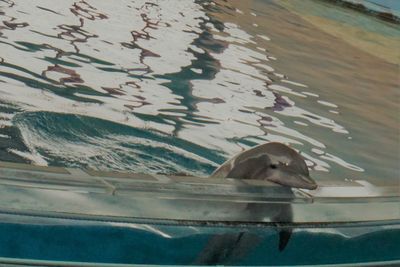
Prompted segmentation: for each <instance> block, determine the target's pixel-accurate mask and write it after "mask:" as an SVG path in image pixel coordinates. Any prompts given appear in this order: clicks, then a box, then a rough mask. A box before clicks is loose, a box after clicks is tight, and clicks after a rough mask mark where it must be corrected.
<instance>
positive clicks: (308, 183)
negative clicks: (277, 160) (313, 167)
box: [296, 174, 318, 190]
mask: <svg viewBox="0 0 400 267" xmlns="http://www.w3.org/2000/svg"><path fill="white" fill-rule="evenodd" d="M296 176H297V178H298V179H299V180H301V181H300V183H301V186H299V188H303V189H310V190H314V189H317V187H318V185H317V183H316V182H315V181H314V180H313V179H312V178H311V177H310V176H306V175H302V174H298V175H296Z"/></svg>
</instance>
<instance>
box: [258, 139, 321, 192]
mask: <svg viewBox="0 0 400 267" xmlns="http://www.w3.org/2000/svg"><path fill="white" fill-rule="evenodd" d="M255 149H257V150H255V151H254V152H255V154H258V155H259V156H260V158H259V159H261V158H262V162H260V161H258V162H259V164H260V163H261V164H262V165H263V166H262V168H258V169H257V170H256V169H254V173H253V175H251V178H252V179H259V180H267V181H271V182H274V183H277V184H280V185H283V186H288V187H293V188H303V189H316V188H317V184H316V182H315V181H314V180H313V179H312V178H311V177H310V174H309V172H308V168H307V165H306V163H305V161H304V159H303V157H302V156H301V155H300V154H299V153H297V152H296V151H295V150H293V149H292V148H290V147H288V146H286V145H284V144H281V143H268V144H265V145H261V146H259V147H257V148H255Z"/></svg>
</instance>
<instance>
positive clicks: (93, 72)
mask: <svg viewBox="0 0 400 267" xmlns="http://www.w3.org/2000/svg"><path fill="white" fill-rule="evenodd" d="M285 2H286V3H285ZM55 3H56V4H55ZM296 3H300V2H299V1H296ZM307 5H308V6H307ZM326 5H329V4H327V3H320V2H318V1H301V4H293V1H292V2H291V3H290V1H289V2H288V1H279V2H274V1H246V2H244V1H226V2H225V1H179V0H171V1H123V0H120V1H94V0H91V1H89V0H88V1H56V2H54V1H49V0H38V1H17V0H14V1H11V0H6V1H0V160H3V161H14V162H27V163H31V164H37V165H54V166H68V167H83V168H92V169H99V170H123V171H133V172H145V173H177V172H184V173H187V174H193V175H202V176H206V175H209V174H210V173H211V172H212V171H213V170H214V169H215V168H216V167H217V166H218V165H219V164H221V163H222V162H224V160H226V159H227V158H229V157H231V156H232V155H234V154H235V153H238V152H240V151H242V150H243V149H246V148H249V147H251V146H254V145H257V144H261V143H264V142H268V141H279V142H284V143H287V144H290V145H291V146H292V147H294V148H295V149H297V150H299V151H301V153H302V155H303V156H304V157H305V158H306V159H307V164H308V165H309V168H310V169H311V171H312V176H313V177H314V178H315V179H316V180H320V179H338V180H344V179H367V180H370V181H374V182H377V181H385V182H388V181H397V179H398V177H399V173H398V171H399V170H398V163H399V139H398V136H399V135H398V134H399V131H398V123H399V119H398V118H399V117H398V115H399V104H398V103H399V102H398V96H399V95H398V76H397V75H398V69H397V65H396V64H397V63H396V56H398V54H397V55H396V49H394V50H393V49H387V47H388V45H389V47H391V46H390V45H394V47H395V44H397V42H398V41H399V36H400V35H399V32H400V31H399V28H398V26H397V25H392V24H389V23H385V22H383V21H379V20H377V19H376V18H374V17H369V16H367V15H365V14H360V13H358V12H355V11H352V10H347V9H343V8H341V7H335V6H334V5H329V9H328V10H329V12H333V13H332V14H334V16H333V15H332V14H331V13H329V12H328V13H326V10H327V9H326ZM311 6H312V7H313V8H314V9H312V10H311V9H310V8H309V7H311ZM304 10H311V11H307V12H305V11H304ZM337 14H341V15H340V16H342V17H341V18H343V19H342V20H338V19H337V18H338V16H337ZM349 18H351V20H350V19H349ZM346 19H347V20H346ZM360 21H368V22H369V23H368V25H373V26H371V27H361V26H360V25H364V24H363V23H359V22H360ZM354 31H356V32H357V33H359V38H357V37H356V38H355V37H354V34H353V33H354ZM371 47H372V48H371ZM381 47H383V48H385V47H386V49H381ZM380 51H382V53H380ZM397 60H398V57H397Z"/></svg>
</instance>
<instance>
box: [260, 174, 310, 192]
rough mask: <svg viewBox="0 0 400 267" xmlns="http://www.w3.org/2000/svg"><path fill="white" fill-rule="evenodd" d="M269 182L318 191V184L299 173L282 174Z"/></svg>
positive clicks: (270, 178) (271, 178)
mask: <svg viewBox="0 0 400 267" xmlns="http://www.w3.org/2000/svg"><path fill="white" fill-rule="evenodd" d="M267 180H269V181H271V182H274V183H277V184H280V185H283V186H288V187H292V188H301V189H309V190H314V189H317V187H318V185H317V183H316V182H315V181H314V180H313V179H312V178H311V177H310V176H308V175H304V174H299V173H280V175H279V176H272V177H269V178H267Z"/></svg>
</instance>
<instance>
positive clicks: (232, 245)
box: [196, 142, 318, 264]
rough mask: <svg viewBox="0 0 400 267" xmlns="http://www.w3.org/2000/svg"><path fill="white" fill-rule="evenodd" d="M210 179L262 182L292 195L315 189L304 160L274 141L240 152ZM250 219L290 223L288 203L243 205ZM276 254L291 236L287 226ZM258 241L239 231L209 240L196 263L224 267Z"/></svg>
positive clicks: (291, 216) (290, 207) (282, 229)
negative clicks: (222, 265) (296, 189)
mask: <svg viewBox="0 0 400 267" xmlns="http://www.w3.org/2000/svg"><path fill="white" fill-rule="evenodd" d="M210 177H212V178H235V179H255V180H265V181H270V182H273V183H276V184H279V185H281V186H283V187H284V188H283V189H284V190H286V192H287V193H288V194H289V196H293V197H294V195H293V192H292V190H291V188H303V189H310V190H313V189H316V188H317V187H318V186H317V183H316V182H315V181H314V180H313V179H312V178H311V177H310V174H309V171H308V167H307V164H306V163H305V161H304V159H303V157H302V156H301V155H300V154H299V153H297V152H296V151H295V150H294V149H292V148H290V147H289V146H287V145H284V144H282V143H277V142H270V143H266V144H262V145H258V146H255V147H253V148H251V149H249V150H246V151H243V152H241V153H239V154H237V155H236V156H234V157H233V158H231V159H229V160H227V161H226V162H225V163H223V164H222V165H221V166H220V167H219V168H217V169H216V170H215V171H214V172H213V173H212V174H211V176H210ZM246 211H247V214H249V216H250V218H249V219H250V220H254V221H257V222H259V221H263V219H264V218H265V217H269V218H270V219H271V222H274V223H276V224H277V225H279V224H282V223H290V222H292V221H293V213H292V206H291V204H290V203H271V204H267V205H265V204H258V203H249V204H247V206H246ZM278 230H279V246H278V248H279V251H282V250H284V248H285V247H286V245H287V243H288V242H289V239H290V237H291V234H292V229H291V228H290V227H286V228H281V229H279V227H278ZM258 242H259V241H258V240H257V237H254V236H251V235H249V234H246V233H245V232H240V233H236V234H232V233H229V234H222V235H216V236H214V237H212V238H211V239H210V241H209V243H208V245H207V246H206V247H205V249H204V250H203V251H202V252H201V253H200V255H199V257H198V258H197V260H196V263H198V264H204V263H206V264H224V263H225V264H226V263H229V262H231V261H232V260H234V259H238V258H240V257H242V256H243V255H244V254H246V251H247V250H249V249H250V248H251V247H254V246H255V245H256V244H257V243H258Z"/></svg>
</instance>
